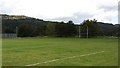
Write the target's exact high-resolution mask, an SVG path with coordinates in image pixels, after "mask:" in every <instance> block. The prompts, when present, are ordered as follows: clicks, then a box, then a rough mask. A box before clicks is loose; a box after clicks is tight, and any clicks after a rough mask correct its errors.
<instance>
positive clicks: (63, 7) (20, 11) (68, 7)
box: [0, 0, 119, 24]
mask: <svg viewBox="0 0 120 68" xmlns="http://www.w3.org/2000/svg"><path fill="white" fill-rule="evenodd" d="M118 1H119V0H0V14H10V15H26V16H30V17H35V18H40V19H43V20H51V21H64V22H67V21H69V20H72V21H73V22H74V23H76V24H79V23H81V22H82V21H83V20H85V19H96V20H98V21H100V22H105V23H113V24H117V23H118Z"/></svg>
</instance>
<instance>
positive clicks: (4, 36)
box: [2, 33, 17, 38]
mask: <svg viewBox="0 0 120 68" xmlns="http://www.w3.org/2000/svg"><path fill="white" fill-rule="evenodd" d="M16 37H17V34H13V33H11V34H2V38H16Z"/></svg>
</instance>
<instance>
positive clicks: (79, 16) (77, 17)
mask: <svg viewBox="0 0 120 68" xmlns="http://www.w3.org/2000/svg"><path fill="white" fill-rule="evenodd" d="M93 16H94V15H92V14H88V13H82V12H76V13H74V14H73V16H71V17H59V18H53V19H49V20H52V21H59V22H61V21H64V22H68V21H69V20H72V21H73V22H74V23H75V24H80V23H82V22H83V21H84V20H85V19H89V18H92V17H93Z"/></svg>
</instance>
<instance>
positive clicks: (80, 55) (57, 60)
mask: <svg viewBox="0 0 120 68" xmlns="http://www.w3.org/2000/svg"><path fill="white" fill-rule="evenodd" d="M103 52H105V51H101V52H95V53H89V54H84V55H80V56H72V57H66V58H62V59H55V60H50V61H45V62H41V63H35V64H29V65H25V66H35V65H39V64H43V63H50V62H55V61H58V60H64V59H72V58H77V57H83V56H89V55H94V54H98V53H103Z"/></svg>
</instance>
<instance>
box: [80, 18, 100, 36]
mask: <svg viewBox="0 0 120 68" xmlns="http://www.w3.org/2000/svg"><path fill="white" fill-rule="evenodd" d="M80 26H81V28H80V29H81V36H82V37H87V31H88V37H95V36H97V34H98V32H99V26H98V24H97V20H95V19H94V20H89V19H88V20H84V21H83V23H82V24H81V25H80Z"/></svg>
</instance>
